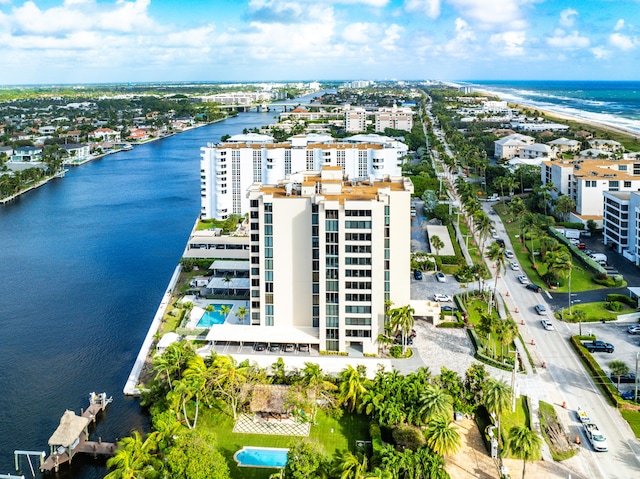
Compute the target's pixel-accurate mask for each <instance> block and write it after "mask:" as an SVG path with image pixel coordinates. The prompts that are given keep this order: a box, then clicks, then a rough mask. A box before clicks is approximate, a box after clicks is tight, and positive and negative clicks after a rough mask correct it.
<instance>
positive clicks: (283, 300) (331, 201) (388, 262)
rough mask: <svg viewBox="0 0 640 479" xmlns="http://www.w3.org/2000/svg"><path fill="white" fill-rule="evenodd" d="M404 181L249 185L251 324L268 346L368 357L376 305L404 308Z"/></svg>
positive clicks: (329, 170)
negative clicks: (307, 346) (295, 345)
mask: <svg viewBox="0 0 640 479" xmlns="http://www.w3.org/2000/svg"><path fill="white" fill-rule="evenodd" d="M412 192H413V184H412V183H411V180H409V179H408V178H404V177H400V176H398V177H392V176H386V177H384V178H383V179H382V180H377V179H375V178H373V177H371V178H370V179H368V180H363V181H360V180H351V179H349V177H348V176H346V175H345V174H344V173H343V170H342V168H341V167H339V166H325V167H323V168H322V169H321V170H319V171H305V172H301V173H299V174H293V175H289V176H288V177H287V179H286V180H282V181H280V182H279V183H278V184H277V185H272V186H265V185H262V184H259V183H256V184H253V185H252V186H251V187H250V188H249V190H248V192H247V196H248V198H249V201H250V208H249V220H250V248H251V251H250V263H251V271H250V283H251V286H250V288H251V291H250V296H251V297H250V301H251V326H252V328H262V329H263V333H261V337H263V338H264V340H268V338H271V337H272V336H274V337H275V336H277V337H275V340H276V341H278V342H285V341H289V342H295V341H296V338H298V337H302V338H304V341H303V342H305V343H307V342H310V343H311V344H312V345H314V344H315V345H317V347H318V348H319V350H320V351H334V352H349V353H364V354H367V353H369V354H375V353H377V351H378V345H377V341H376V340H377V337H378V335H379V334H380V333H382V332H383V331H384V311H385V301H387V300H390V301H392V302H393V304H394V305H396V306H402V305H407V304H409V300H410V297H409V292H410V274H409V273H410V263H409V261H410V255H409V251H410V240H411V225H410V215H409V211H410V201H411V194H412Z"/></svg>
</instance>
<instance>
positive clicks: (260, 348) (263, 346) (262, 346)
mask: <svg viewBox="0 0 640 479" xmlns="http://www.w3.org/2000/svg"><path fill="white" fill-rule="evenodd" d="M265 349H267V345H266V344H264V343H256V345H255V346H254V347H253V350H254V351H264V350H265Z"/></svg>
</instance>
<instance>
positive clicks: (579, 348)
mask: <svg viewBox="0 0 640 479" xmlns="http://www.w3.org/2000/svg"><path fill="white" fill-rule="evenodd" d="M594 339H595V336H593V335H592V336H571V344H572V345H573V347H574V349H575V350H576V352H577V353H578V356H580V359H582V362H583V363H584V364H585V365H586V366H587V367H588V368H589V370H590V371H591V374H592V377H593V381H594V382H595V383H596V386H598V387H599V388H600V390H601V391H602V392H603V393H604V395H605V397H607V398H608V399H609V401H610V402H611V403H612V404H613V405H615V406H616V407H618V405H619V400H618V390H617V389H616V388H615V386H614V385H613V383H612V382H611V381H610V380H609V377H608V376H607V375H606V374H605V372H604V371H603V370H602V368H601V367H600V365H599V364H598V362H597V361H596V360H595V359H593V356H592V355H591V353H590V352H589V351H587V348H585V347H584V346H583V345H582V341H584V340H586V341H589V340H591V341H592V340H594Z"/></svg>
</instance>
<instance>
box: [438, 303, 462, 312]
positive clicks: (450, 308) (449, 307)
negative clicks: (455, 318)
mask: <svg viewBox="0 0 640 479" xmlns="http://www.w3.org/2000/svg"><path fill="white" fill-rule="evenodd" d="M440 309H441V310H442V311H447V312H455V311H458V308H456V307H455V306H449V305H446V304H445V305H444V306H441V307H440Z"/></svg>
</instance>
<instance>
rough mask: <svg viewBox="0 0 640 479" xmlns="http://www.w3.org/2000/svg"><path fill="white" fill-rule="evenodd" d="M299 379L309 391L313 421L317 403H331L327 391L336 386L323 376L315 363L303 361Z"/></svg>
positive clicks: (334, 388) (330, 396)
mask: <svg viewBox="0 0 640 479" xmlns="http://www.w3.org/2000/svg"><path fill="white" fill-rule="evenodd" d="M300 381H301V384H302V385H303V386H304V389H305V390H306V391H308V392H309V393H310V396H311V398H312V411H313V414H312V416H313V418H312V419H313V421H314V422H315V419H316V414H317V411H318V404H319V403H321V402H324V403H332V402H333V397H332V395H331V394H329V393H330V392H332V391H335V390H336V389H338V388H337V387H336V385H335V384H333V383H332V382H331V381H328V380H327V379H326V378H325V375H324V373H323V372H322V369H321V368H320V366H319V365H318V364H316V363H304V368H303V369H302V377H301V380H300Z"/></svg>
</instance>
